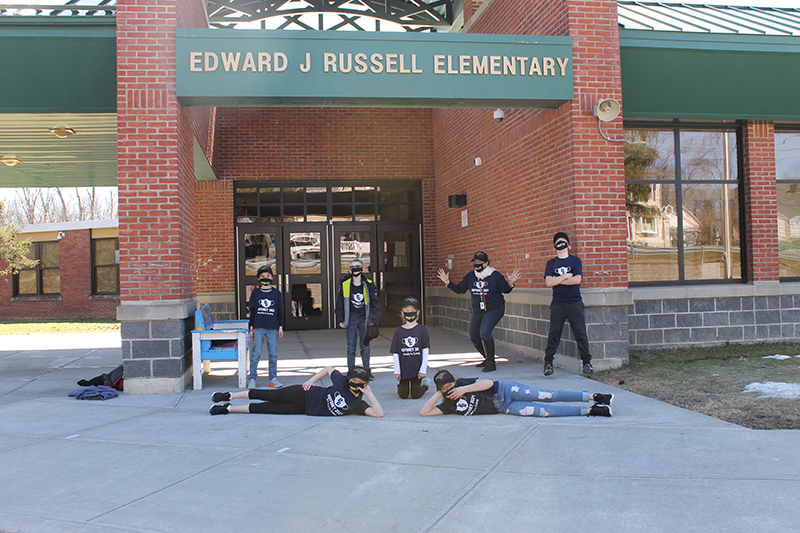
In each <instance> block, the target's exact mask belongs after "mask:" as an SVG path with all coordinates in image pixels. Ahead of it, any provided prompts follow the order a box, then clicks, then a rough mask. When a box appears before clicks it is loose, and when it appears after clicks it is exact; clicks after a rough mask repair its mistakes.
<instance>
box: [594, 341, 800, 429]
mask: <svg viewBox="0 0 800 533" xmlns="http://www.w3.org/2000/svg"><path fill="white" fill-rule="evenodd" d="M776 354H780V355H788V356H790V358H788V359H782V360H781V359H764V356H771V355H776ZM795 355H800V344H756V345H728V346H721V347H715V348H683V349H679V350H648V351H641V352H631V354H630V364H629V365H628V366H625V367H623V368H619V369H616V370H606V371H603V372H595V373H594V374H592V375H591V376H589V377H591V378H592V379H594V380H597V381H601V382H603V383H608V384H609V385H614V386H615V387H619V388H621V389H625V390H629V391H631V392H635V393H637V394H641V395H643V396H648V397H650V398H654V399H656V400H660V401H663V402H667V403H670V404H672V405H677V406H679V407H683V408H685V409H691V410H692V411H696V412H698V413H703V414H706V415H709V416H713V417H716V418H719V419H721V420H725V421H727V422H732V423H734V424H738V425H741V426H745V427H748V428H751V429H800V357H794V356H795ZM752 383H760V384H764V383H776V384H780V385H773V387H777V388H778V389H780V390H781V391H784V392H788V393H789V394H790V395H791V394H792V393H793V398H794V399H789V398H775V397H761V398H760V397H759V396H762V395H763V392H762V393H759V392H744V391H745V388H746V387H747V386H748V385H750V384H752Z"/></svg>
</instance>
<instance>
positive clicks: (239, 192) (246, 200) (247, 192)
mask: <svg viewBox="0 0 800 533" xmlns="http://www.w3.org/2000/svg"><path fill="white" fill-rule="evenodd" d="M236 203H237V204H253V205H255V204H257V203H258V198H257V196H256V188H255V187H240V188H237V189H236Z"/></svg>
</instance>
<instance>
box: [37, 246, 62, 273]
mask: <svg viewBox="0 0 800 533" xmlns="http://www.w3.org/2000/svg"><path fill="white" fill-rule="evenodd" d="M41 246H42V257H41V260H42V261H41V266H42V268H53V267H58V262H59V257H58V243H57V242H43V243H41Z"/></svg>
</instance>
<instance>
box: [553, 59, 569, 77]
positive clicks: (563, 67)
mask: <svg viewBox="0 0 800 533" xmlns="http://www.w3.org/2000/svg"><path fill="white" fill-rule="evenodd" d="M556 60H557V61H558V66H559V68H561V76H566V75H567V63H569V58H568V57H565V58H564V60H563V62H562V60H561V58H560V57H557V58H556Z"/></svg>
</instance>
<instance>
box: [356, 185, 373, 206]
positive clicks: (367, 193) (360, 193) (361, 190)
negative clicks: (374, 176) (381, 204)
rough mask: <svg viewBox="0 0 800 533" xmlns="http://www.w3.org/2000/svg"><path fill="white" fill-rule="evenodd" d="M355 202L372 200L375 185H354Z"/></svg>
mask: <svg viewBox="0 0 800 533" xmlns="http://www.w3.org/2000/svg"><path fill="white" fill-rule="evenodd" d="M355 201H356V202H374V201H375V187H355Z"/></svg>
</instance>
